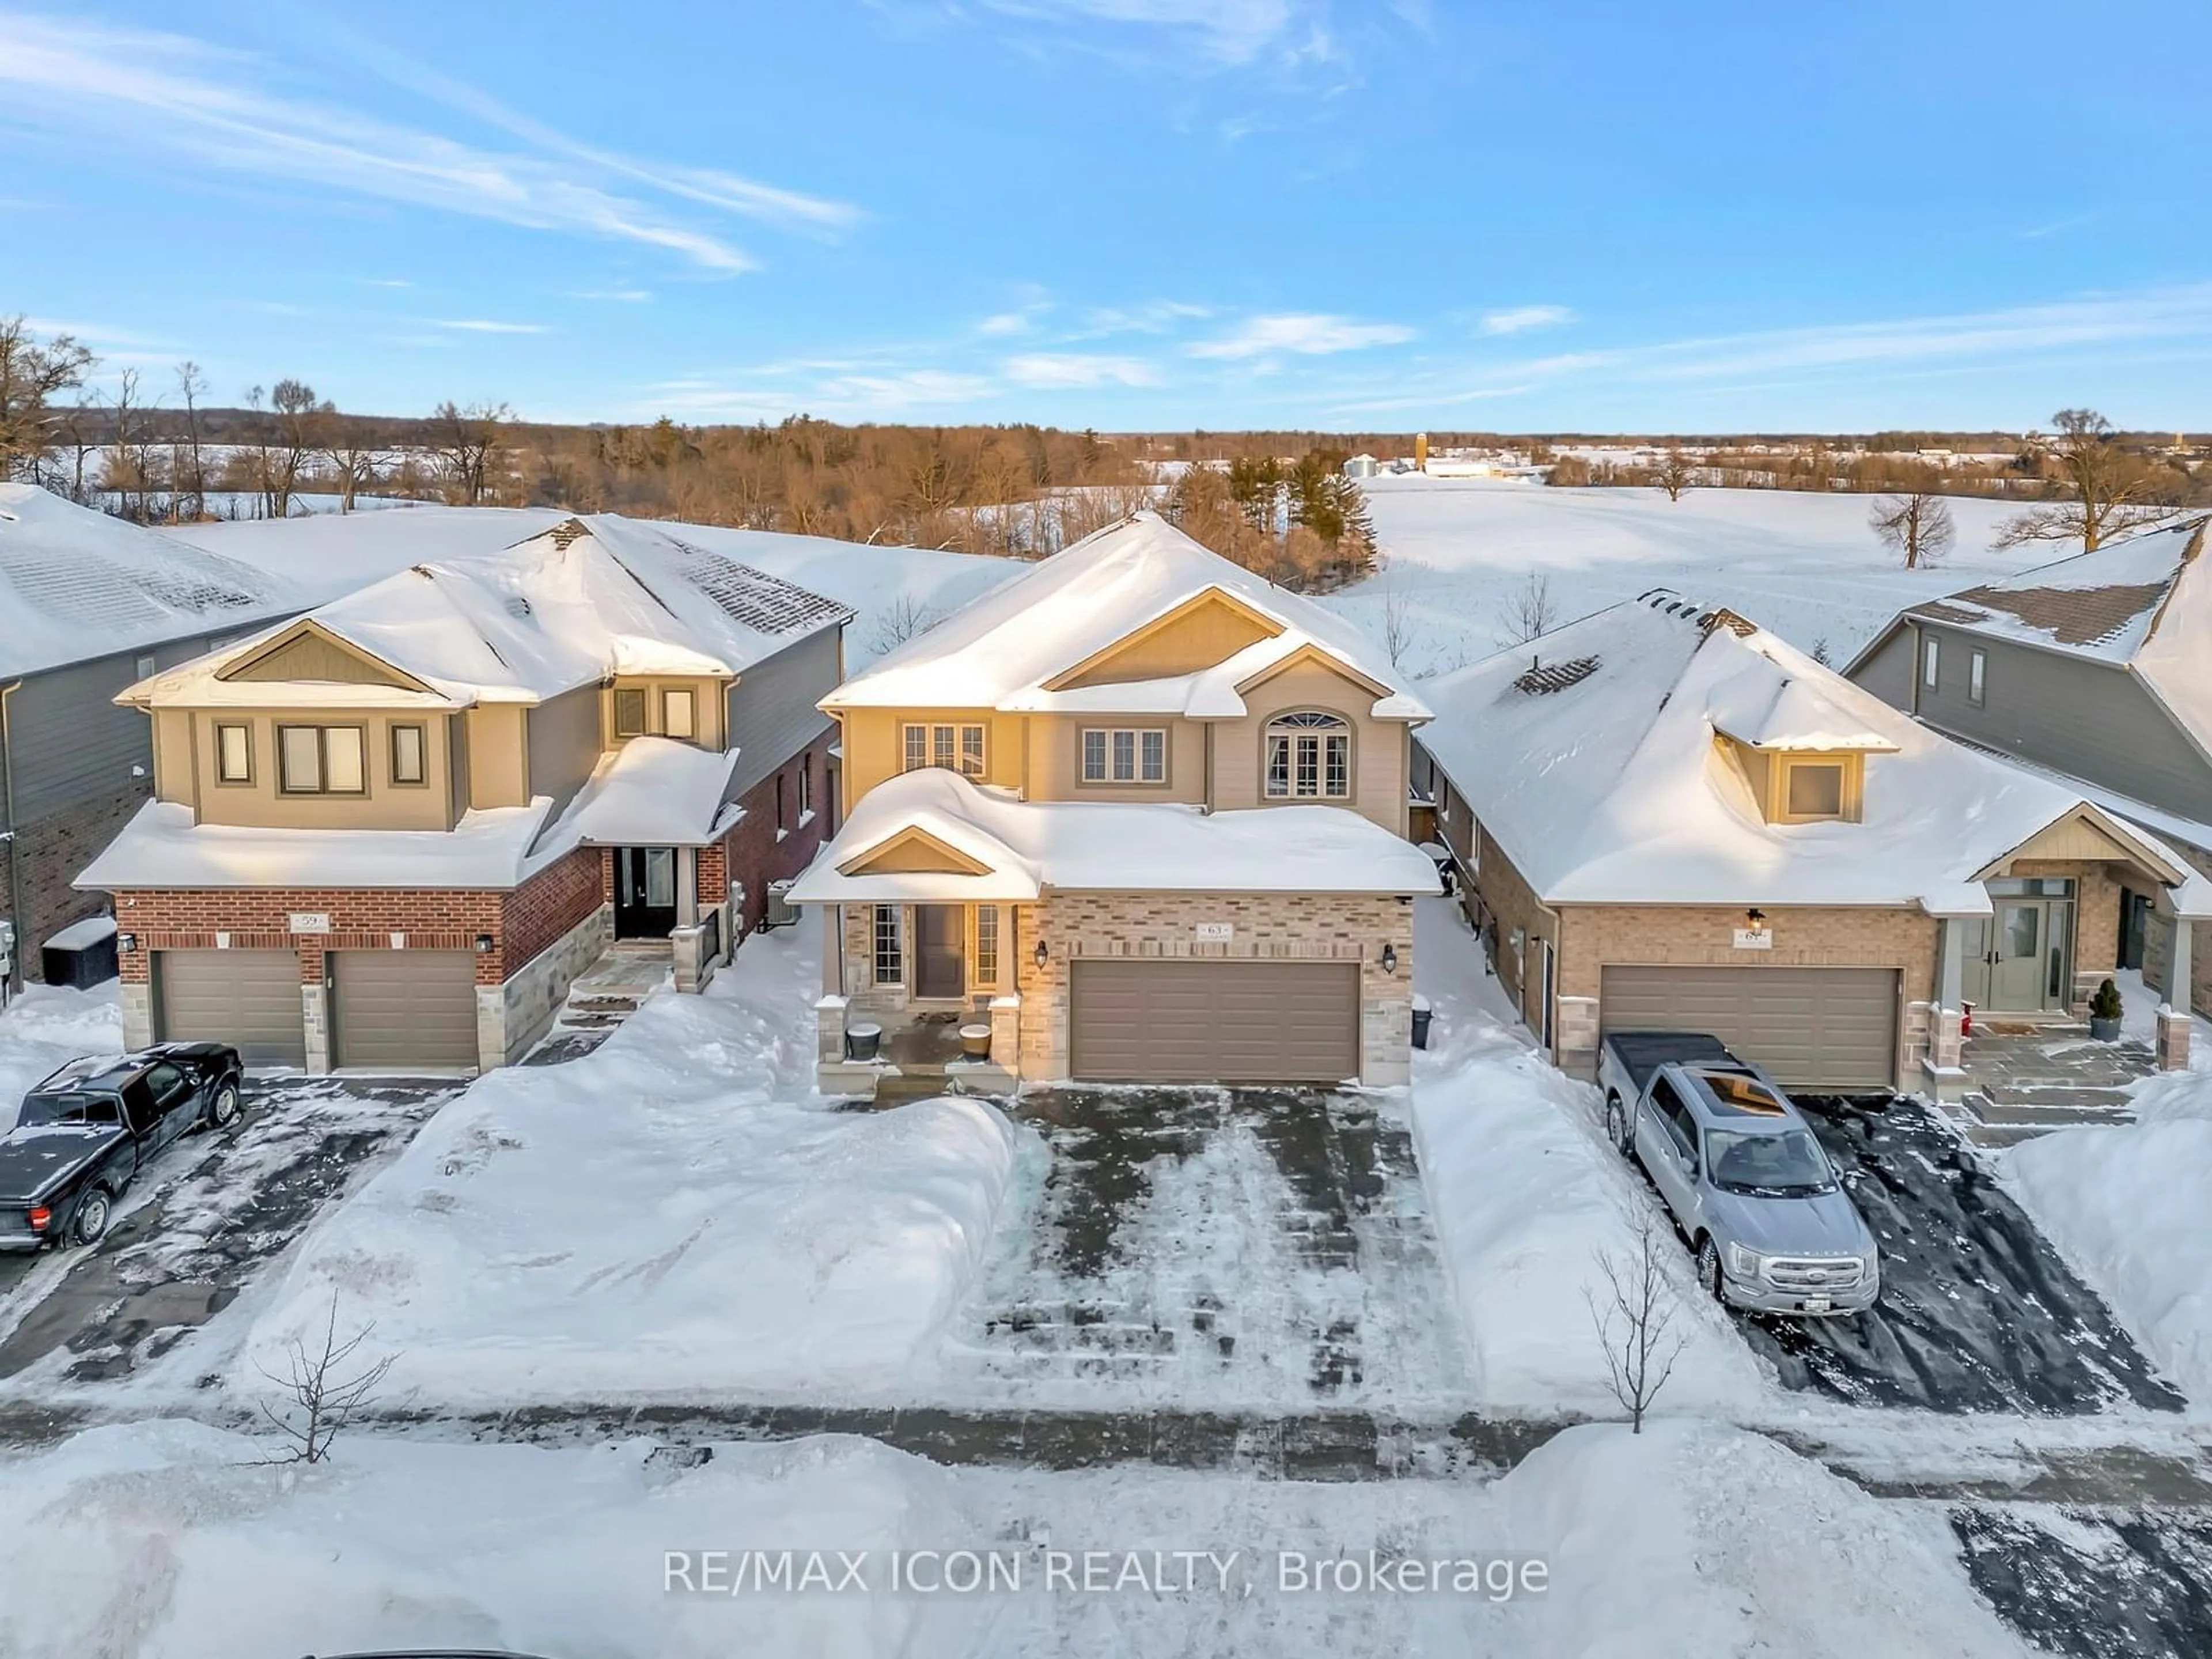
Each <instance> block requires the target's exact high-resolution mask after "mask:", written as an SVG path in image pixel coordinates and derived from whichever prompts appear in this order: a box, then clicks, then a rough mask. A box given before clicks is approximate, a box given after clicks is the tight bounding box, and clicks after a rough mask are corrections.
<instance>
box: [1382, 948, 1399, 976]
mask: <svg viewBox="0 0 2212 1659" xmlns="http://www.w3.org/2000/svg"><path fill="white" fill-rule="evenodd" d="M1397 971H1398V947H1397V946H1396V945H1384V946H1383V972H1384V973H1386V974H1395V973H1396V972H1397Z"/></svg>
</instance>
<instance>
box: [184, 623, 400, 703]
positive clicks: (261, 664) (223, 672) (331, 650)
mask: <svg viewBox="0 0 2212 1659" xmlns="http://www.w3.org/2000/svg"><path fill="white" fill-rule="evenodd" d="M348 670H350V671H348ZM215 677H216V678H217V679H218V680H226V681H240V680H245V681H253V682H276V683H283V682H285V681H289V680H306V681H310V682H315V681H326V682H334V683H337V684H349V685H380V686H387V687H391V688H394V689H397V690H404V691H420V692H423V693H426V694H428V695H430V696H435V695H437V691H436V688H435V687H433V686H430V685H426V684H423V682H422V681H421V680H419V679H416V678H415V677H414V676H413V675H412V674H410V673H408V672H407V671H405V670H404V669H402V668H398V667H396V666H394V665H392V664H391V663H389V662H386V660H385V659H383V658H381V657H380V656H378V655H377V654H376V653H374V652H373V651H368V650H365V649H363V648H362V647H360V646H358V645H356V644H355V643H354V642H353V641H351V640H349V639H347V638H345V637H344V636H343V635H339V634H336V633H333V632H331V629H327V628H325V627H324V626H323V625H322V624H321V623H319V622H317V621H316V620H315V619H314V618H313V617H301V619H300V620H299V621H297V622H295V623H293V624H292V625H291V626H290V627H289V628H285V629H279V630H278V631H277V632H276V634H275V635H271V636H270V638H269V639H267V640H264V641H262V643H261V644H259V645H258V646H256V647H252V648H251V649H249V650H248V651H246V653H244V654H243V655H241V656H239V657H237V658H234V659H232V660H231V661H229V662H228V663H225V664H224V665H222V667H221V668H220V669H218V670H217V671H216V676H215Z"/></svg>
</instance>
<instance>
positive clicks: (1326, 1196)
mask: <svg viewBox="0 0 2212 1659" xmlns="http://www.w3.org/2000/svg"><path fill="white" fill-rule="evenodd" d="M1015 1114H1016V1115H1017V1116H1018V1117H1019V1118H1020V1119H1021V1120H1022V1121H1024V1122H1027V1123H1029V1124H1030V1126H1031V1127H1034V1128H1036V1130H1037V1131H1038V1132H1039V1133H1040V1134H1041V1135H1042V1138H1043V1140H1044V1144H1045V1147H1046V1158H1047V1163H1046V1167H1045V1168H1044V1170H1043V1172H1042V1182H1041V1188H1040V1190H1039V1191H1038V1192H1037V1194H1036V1214H1035V1215H1034V1216H1033V1217H1031V1218H1030V1219H1029V1220H1028V1221H1027V1222H1026V1223H1025V1224H1023V1225H1014V1226H1011V1227H1008V1228H1006V1229H1005V1230H1004V1233H1003V1237H1004V1239H1005V1241H1006V1242H1005V1243H1004V1244H1003V1246H1002V1249H1001V1254H1000V1257H999V1259H998V1260H997V1261H996V1262H995V1263H994V1266H993V1267H992V1268H991V1270H990V1271H989V1273H987V1279H986V1282H985V1285H984V1286H983V1288H982V1293H981V1296H980V1297H977V1298H976V1299H975V1303H974V1304H973V1306H972V1308H971V1310H970V1313H969V1316H968V1318H967V1320H966V1323H965V1330H964V1334H963V1339H962V1342H961V1349H960V1352H959V1355H958V1358H959V1360H960V1361H961V1362H962V1365H963V1369H964V1375H963V1376H962V1377H961V1378H960V1379H959V1380H960V1382H961V1383H962V1384H963V1386H962V1389H961V1391H962V1392H963V1393H967V1392H969V1390H970V1389H972V1390H973V1391H974V1392H975V1393H976V1394H978V1395H981V1396H982V1397H984V1398H990V1397H992V1396H994V1395H1004V1396H1006V1397H1007V1398H1009V1399H1020V1400H1024V1401H1031V1402H1034V1403H1036V1404H1038V1405H1040V1406H1042V1405H1048V1404H1050V1405H1059V1406H1066V1405H1075V1404H1082V1405H1085V1406H1093V1405H1095V1406H1099V1407H1124V1406H1136V1405H1141V1404H1159V1403H1166V1402H1173V1403H1176V1404H1182V1405H1201V1406H1216V1405H1218V1406H1221V1407H1225V1408H1227V1407H1240V1408H1241V1407H1259V1406H1267V1407H1279V1408H1285V1409H1296V1408H1304V1407H1327V1406H1332V1405H1354V1404H1358V1403H1364V1402H1373V1401H1380V1400H1383V1399H1386V1398H1387V1399H1389V1400H1390V1401H1405V1400H1413V1399H1442V1398H1445V1397H1448V1396H1449V1395H1451V1394H1452V1392H1453V1390H1454V1389H1455V1387H1456V1385H1457V1381H1458V1379H1459V1378H1460V1377H1462V1376H1463V1375H1464V1367H1463V1364H1462V1361H1461V1359H1460V1358H1459V1356H1458V1355H1457V1353H1456V1352H1455V1344H1456V1340H1457V1339H1456V1335H1455V1331H1454V1328H1453V1327H1452V1322H1451V1319H1450V1316H1449V1297H1447V1295H1446V1293H1445V1291H1444V1287H1443V1273H1442V1268H1441V1266H1440V1263H1439V1259H1438V1255H1437V1248H1436V1240H1435V1234H1434V1231H1433V1229H1432V1228H1431V1225H1430V1221H1429V1217H1428V1212H1427V1209H1426V1200H1425V1194H1424V1193H1423V1190H1422V1186H1421V1181H1420V1176H1419V1171H1418V1170H1417V1168H1416V1167H1415V1164H1414V1160H1413V1142H1412V1138H1411V1135H1410V1133H1408V1131H1407V1127H1406V1126H1405V1125H1404V1124H1403V1123H1402V1122H1401V1121H1398V1120H1397V1119H1395V1117H1392V1116H1390V1115H1386V1114H1385V1113H1383V1112H1382V1111H1379V1110H1378V1109H1377V1108H1376V1102H1375V1101H1374V1100H1372V1099H1370V1098H1368V1097H1362V1096H1358V1095H1353V1094H1345V1093H1340V1092H1335V1091H1327V1090H1312V1089H1233V1090H1232V1089H1061V1090H1039V1091H1032V1092H1030V1093H1029V1094H1025V1095H1024V1096H1023V1097H1022V1098H1021V1100H1020V1103H1019V1104H1018V1106H1017V1107H1016V1108H1015Z"/></svg>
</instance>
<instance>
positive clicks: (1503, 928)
mask: <svg viewBox="0 0 2212 1659" xmlns="http://www.w3.org/2000/svg"><path fill="white" fill-rule="evenodd" d="M1465 810H1466V805H1465V803H1464V802H1463V801H1456V800H1455V811H1465ZM1479 836H1480V843H1481V865H1480V874H1478V875H1477V877H1476V878H1475V889H1476V897H1477V901H1478V902H1477V903H1476V904H1475V906H1474V908H1473V909H1472V910H1471V912H1470V918H1471V920H1473V921H1474V923H1475V925H1476V926H1477V927H1482V926H1485V925H1489V926H1492V927H1494V928H1495V935H1494V937H1493V939H1492V957H1493V959H1494V961H1495V962H1496V963H1497V967H1498V982H1499V983H1500V984H1502V985H1503V986H1504V987H1505V991H1506V994H1508V995H1509V996H1510V997H1511V998H1512V999H1513V1004H1514V1006H1516V1007H1517V1008H1519V1009H1520V1010H1521V1012H1522V1018H1523V1019H1524V1020H1527V1021H1528V1025H1529V1027H1530V1029H1531V1030H1541V1029H1542V1024H1543V1020H1542V1011H1541V1009H1538V1008H1535V1007H1534V1006H1531V1005H1530V1003H1529V1000H1528V999H1529V997H1530V996H1531V995H1534V994H1541V986H1538V987H1524V986H1523V985H1522V969H1523V967H1524V966H1526V967H1529V968H1533V967H1534V963H1535V962H1536V960H1537V953H1536V948H1535V942H1536V941H1537V940H1539V939H1547V940H1550V941H1551V942H1552V944H1553V947H1554V948H1555V949H1556V948H1557V946H1558V944H1559V922H1558V921H1557V920H1556V919H1555V918H1554V917H1553V915H1552V914H1551V913H1550V912H1549V911H1547V909H1546V908H1544V906H1543V904H1542V903H1541V902H1540V901H1539V900H1538V899H1537V897H1536V895H1535V892H1534V890H1533V889H1532V888H1530V886H1529V885H1528V883H1527V882H1526V881H1525V880H1523V879H1522V875H1521V872H1520V871H1518V870H1517V869H1516V868H1515V867H1514V866H1513V861H1512V860H1510V859H1509V858H1507V857H1506V856H1505V852H1504V848H1501V847H1499V846H1498V843H1497V842H1494V841H1492V839H1491V837H1490V832H1489V831H1488V830H1486V829H1485V830H1481V831H1480V832H1479ZM1462 856H1464V854H1462ZM1516 930H1517V931H1518V932H1520V933H1522V935H1523V936H1524V937H1523V939H1522V945H1521V948H1520V949H1519V950H1517V951H1516V949H1515V948H1514V945H1513V935H1514V933H1515V932H1516ZM1557 988H1558V989H1559V990H1560V991H1561V992H1565V990H1566V988H1567V987H1566V986H1565V982H1564V981H1560V982H1559V985H1558V987H1557ZM1589 994H1590V995H1592V996H1595V995H1596V994H1597V992H1596V991H1595V988H1593V989H1592V990H1591V991H1590V993H1589Z"/></svg>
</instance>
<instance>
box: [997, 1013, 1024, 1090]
mask: <svg viewBox="0 0 2212 1659" xmlns="http://www.w3.org/2000/svg"><path fill="white" fill-rule="evenodd" d="M991 1064H992V1065H994V1066H998V1067H999V1068H1000V1069H1001V1070H1002V1071H1005V1072H1007V1073H1011V1074H1012V1075H1013V1076H1015V1077H1019V1076H1020V1075H1021V1074H1022V1000H1021V999H1020V998H1019V997H1018V996H1010V997H993V998H992V999H991Z"/></svg>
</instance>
